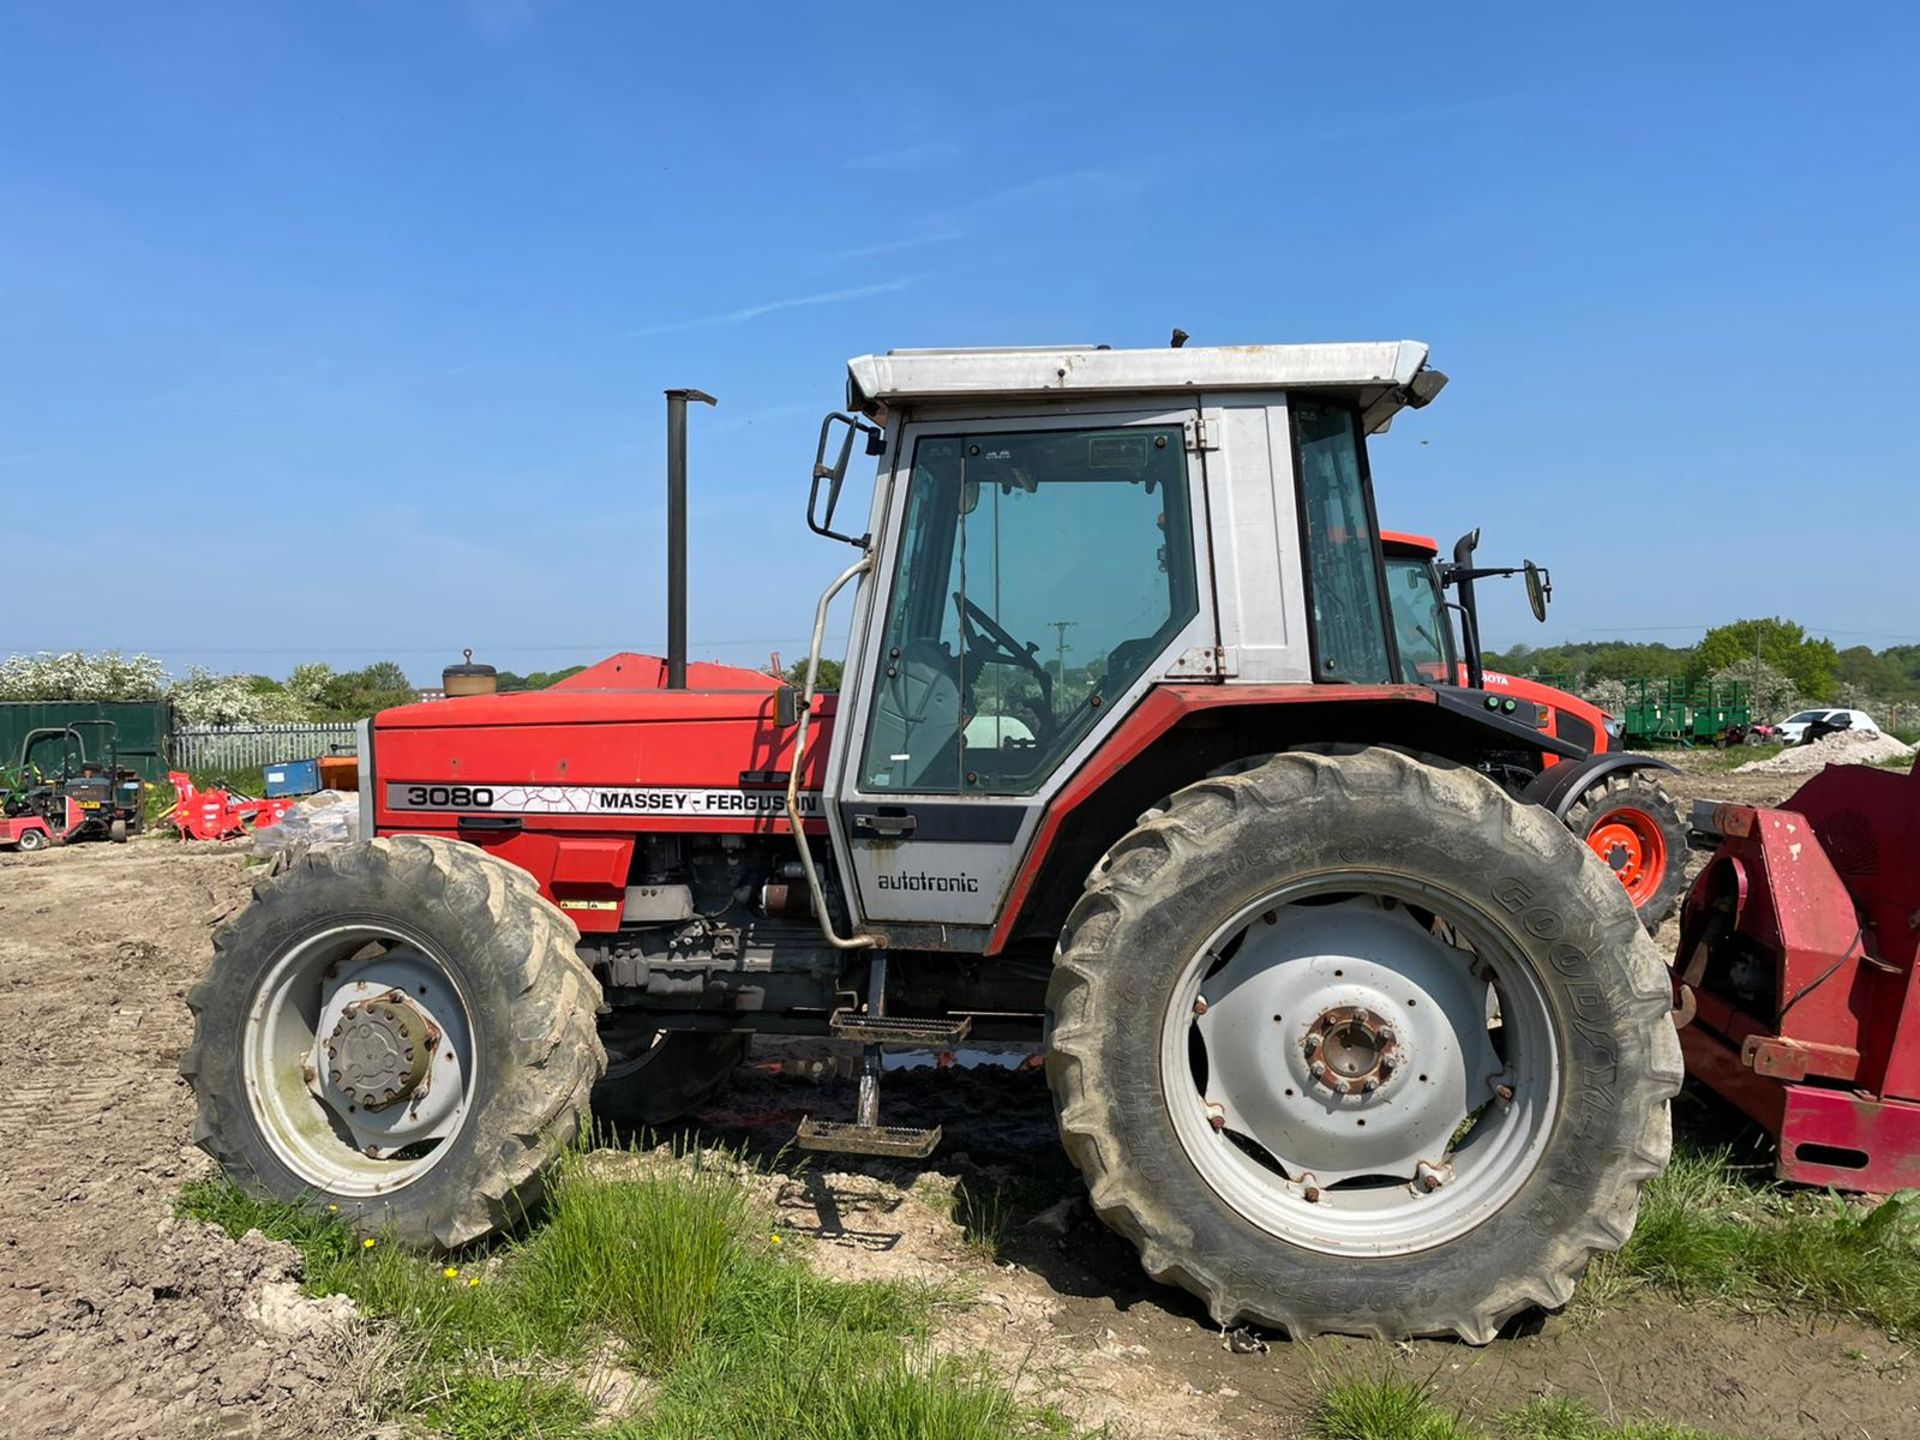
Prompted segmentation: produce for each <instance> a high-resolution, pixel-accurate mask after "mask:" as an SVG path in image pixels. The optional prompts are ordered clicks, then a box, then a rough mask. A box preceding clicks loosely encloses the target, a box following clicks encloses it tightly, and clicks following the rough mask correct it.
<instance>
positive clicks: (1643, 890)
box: [1567, 770, 1687, 932]
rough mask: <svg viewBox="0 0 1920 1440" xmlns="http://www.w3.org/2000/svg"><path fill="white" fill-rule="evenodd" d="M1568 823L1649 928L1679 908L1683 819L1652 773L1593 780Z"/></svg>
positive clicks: (1683, 870) (1684, 864)
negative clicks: (1614, 879) (1616, 881)
mask: <svg viewBox="0 0 1920 1440" xmlns="http://www.w3.org/2000/svg"><path fill="white" fill-rule="evenodd" d="M1567 828H1568V829H1569V830H1571V831H1573V833H1574V834H1576V835H1578V836H1579V837H1580V838H1581V839H1583V840H1585V841H1586V842H1587V848H1588V849H1590V850H1591V851H1593V853H1594V854H1596V855H1598V856H1599V857H1600V858H1601V860H1602V861H1604V862H1605V864H1606V867H1607V868H1608V869H1609V870H1611V871H1612V872H1613V873H1614V877H1615V878H1616V879H1618V880H1619V882H1620V884H1621V886H1622V888H1624V889H1625V890H1626V892H1627V898H1628V899H1629V900H1631V901H1632V902H1633V908H1634V909H1635V910H1636V911H1638V912H1639V915H1640V921H1641V923H1642V924H1644V925H1645V926H1646V927H1647V929H1648V931H1649V932H1652V931H1655V930H1658V929H1659V928H1660V927H1661V926H1662V925H1664V924H1665V923H1666V922H1667V919H1668V917H1669V916H1671V915H1672V914H1673V912H1674V911H1675V910H1677V909H1679V908H1680V897H1681V894H1682V892H1683V891H1684V890H1685V889H1686V884H1687V823H1686V821H1684V820H1682V819H1681V818H1680V807H1679V806H1678V805H1677V804H1675V803H1674V799H1673V797H1672V796H1671V795H1669V794H1668V793H1667V789H1666V787H1665V786H1664V785H1662V784H1661V783H1660V782H1659V781H1658V780H1656V779H1654V778H1653V776H1652V775H1650V774H1648V773H1647V772H1646V771H1643V770H1634V771H1629V772H1627V773H1625V774H1622V773H1620V772H1618V771H1616V772H1614V773H1613V774H1611V775H1608V776H1606V777H1604V778H1603V779H1600V780H1598V781H1595V782H1594V784H1593V786H1592V787H1591V788H1590V789H1589V790H1588V791H1587V792H1586V793H1585V794H1584V795H1582V796H1581V797H1580V798H1579V799H1578V800H1576V801H1575V802H1574V803H1573V805H1572V807H1571V808H1570V809H1568V811H1567Z"/></svg>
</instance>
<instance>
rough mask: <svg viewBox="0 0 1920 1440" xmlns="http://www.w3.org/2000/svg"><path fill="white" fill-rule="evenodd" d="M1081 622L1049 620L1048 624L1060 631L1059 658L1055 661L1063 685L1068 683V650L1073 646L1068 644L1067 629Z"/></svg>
mask: <svg viewBox="0 0 1920 1440" xmlns="http://www.w3.org/2000/svg"><path fill="white" fill-rule="evenodd" d="M1079 623H1080V622H1079V621H1078V620H1049V621H1048V622H1047V624H1049V625H1051V626H1052V627H1053V628H1054V629H1055V630H1056V631H1057V632H1059V649H1058V655H1059V658H1058V660H1057V661H1056V662H1055V663H1057V664H1058V665H1059V667H1060V683H1061V684H1062V685H1065V684H1066V683H1067V651H1069V650H1071V649H1072V648H1073V647H1072V646H1071V645H1069V644H1067V631H1069V630H1071V629H1072V628H1073V627H1074V626H1076V625H1078V624H1079Z"/></svg>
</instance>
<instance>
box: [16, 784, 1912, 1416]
mask: <svg viewBox="0 0 1920 1440" xmlns="http://www.w3.org/2000/svg"><path fill="white" fill-rule="evenodd" d="M1791 783H1792V782H1791V781H1790V780H1789V781H1787V782H1785V784H1784V785H1783V782H1782V781H1781V779H1780V778H1779V777H1764V776H1762V777H1756V776H1737V775H1710V776H1709V775H1689V776H1683V777H1680V778H1679V779H1678V780H1676V782H1675V783H1674V785H1673V787H1672V788H1673V789H1674V790H1675V791H1676V793H1677V794H1678V795H1679V796H1680V797H1681V798H1683V799H1684V800H1692V799H1714V800H1747V801H1755V802H1765V801H1769V800H1777V799H1779V798H1780V796H1781V794H1782V791H1783V788H1790V787H1791ZM246 894H247V882H246V878H245V875H244V873H243V870H242V866H241V855H240V854H239V853H236V852H235V851H234V850H232V849H223V848H220V847H183V846H179V845H176V844H172V843H169V842H164V841H158V840H154V841H143V842H137V843H135V844H133V845H131V846H125V847H115V846H108V845H86V846H77V847H74V848H73V849H71V850H56V851H53V852H49V853H45V854H41V855H16V854H11V853H4V852H0V1147H3V1148H0V1154H4V1156H5V1164H4V1166H0V1337H4V1338H3V1339H0V1435H4V1436H7V1437H21V1440H28V1437H41V1436H46V1437H52V1436H67V1435H87V1436H89V1437H100V1440H108V1437H122V1436H125V1437H134V1436H139V1437H147V1436H152V1437H173V1436H197V1435H222V1436H225V1435H261V1436H280V1435H295V1434H298V1435H303V1436H340V1437H344V1436H358V1435H367V1434H369V1433H370V1431H369V1429H368V1427H367V1426H365V1425H364V1424H358V1423H356V1421H355V1420H354V1418H353V1417H354V1415H355V1414H356V1413H357V1407H358V1402H359V1400H360V1399H361V1397H362V1396H363V1394H364V1391H365V1385H366V1383H367V1380H368V1376H369V1372H370V1369H371V1368H372V1366H373V1365H374V1364H375V1356H374V1353H373V1348H372V1347H373V1345H374V1343H375V1342H374V1341H372V1340H371V1339H370V1338H369V1337H368V1336H367V1335H366V1333H365V1332H364V1330H363V1329H361V1328H360V1327H358V1326H356V1325H354V1324H353V1323H351V1322H350V1321H344V1320H343V1318H342V1317H341V1316H340V1315H339V1314H338V1313H337V1311H336V1310H335V1309H333V1308H330V1307H327V1306H324V1305H316V1304H313V1303H312V1302H306V1301H301V1300H299V1299H298V1298H297V1296H296V1293H295V1282H296V1280H297V1272H296V1270H295V1265H296V1260H295V1256H294V1254H293V1252H292V1251H291V1250H290V1249H288V1248H287V1247H284V1246H277V1245H271V1244H265V1243H262V1242H259V1241H257V1240H256V1241H251V1242H235V1241H231V1240H229V1239H227V1238H226V1237H225V1236H223V1235H222V1234H220V1233H219V1232H218V1231H216V1230H213V1229H211V1228H210V1227H206V1226H201V1225H195V1224H187V1223H182V1222H178V1221H175V1220H173V1219H171V1218H170V1208H171V1203H172V1199H173V1196H174V1195H175V1193H176V1192H177V1191H178V1188H179V1186H180V1185H181V1184H182V1183H183V1182H184V1181H186V1180H188V1179H191V1178H194V1177H198V1176H201V1175H205V1174H207V1173H209V1169H210V1167H209V1165H208V1162H206V1161H205V1160H204V1158H203V1157H202V1156H201V1155H200V1152H199V1151H198V1150H196V1149H194V1148H192V1147H191V1145H190V1144H189V1132H190V1128H191V1124H192V1106H191V1102H190V1097H189V1096H188V1093H187V1091H186V1088H185V1086H184V1084H183V1083H182V1082H181V1081H180V1080H179V1079H178V1077H177V1076H176V1074H175V1065H176V1063H177V1059H178V1055H179V1052H180V1049H181V1047H182V1046H183V1045H184V1044H185V1043H186V1041H187V1038H188V1036H189V1034H190V1025H189V1021H188V1017H187V1013H186V1009H185V1005H184V1001H183V998H182V997H183V995H184V993H185V991H186V988H187V987H188V985H189V984H190V983H191V982H192V981H193V980H194V979H195V978H196V977H197V975H198V973H199V971H200V970H201V968H202V967H203V966H204V965H205V963H206V960H207V957H208V953H209V949H208V935H209V933H210V930H211V928H212V926H213V924H214V923H215V922H216V921H217V919H218V918H219V917H220V916H221V915H223V914H225V913H226V912H227V911H228V910H229V909H231V908H232V907H234V906H235V905H237V904H239V903H241V902H242V901H243V900H244V899H245V897H246ZM1669 938H1670V937H1669ZM756 1061H757V1063H756V1065H755V1066H754V1067H753V1068H751V1069H749V1070H748V1071H746V1072H743V1074H742V1076H741V1078H740V1080H739V1081H738V1082H737V1083H736V1084H735V1085H734V1086H733V1088H732V1089H731V1090H730V1091H729V1092H728V1093H727V1094H726V1095H725V1096H724V1097H722V1100H721V1101H720V1103H719V1104H718V1105H717V1106H716V1107H715V1108H714V1109H713V1110H711V1111H710V1112H708V1113H707V1114H705V1115H703V1116H702V1117H700V1118H699V1120H698V1122H697V1125H696V1126H695V1127H690V1128H689V1130H688V1131H687V1132H686V1133H687V1134H693V1133H696V1132H697V1133H698V1134H699V1135H700V1136H701V1137H702V1138H709V1139H720V1140H724V1141H727V1142H729V1143H734V1144H740V1145H744V1146H745V1147H746V1148H747V1149H748V1150H749V1151H750V1152H752V1153H754V1154H756V1155H757V1156H759V1157H760V1158H762V1159H763V1160H764V1161H765V1162H766V1164H767V1165H768V1166H769V1168H770V1170H771V1171H772V1172H773V1178H772V1179H771V1180H770V1181H769V1182H768V1183H769V1186H770V1189H771V1191H772V1193H773V1195H774V1197H775V1201H776V1204H777V1206H778V1210H779V1214H780V1220H781V1223H782V1225H783V1226H785V1227H786V1228H788V1229H789V1230H790V1231H792V1232H793V1233H795V1234H796V1235H808V1236H812V1237H814V1242H815V1243H814V1244H813V1246H812V1251H811V1253H812V1254H813V1256H814V1259H815V1261H816V1263H817V1264H819V1265H821V1266H822V1267H823V1268H826V1269H827V1270H829V1271H831V1272H833V1273H837V1274H841V1275H846V1276H864V1275H885V1276H894V1277H899V1276H903V1275H916V1274H917V1275H923V1276H926V1277H928V1278H929V1279H937V1280H947V1281H951V1280H954V1279H958V1280H960V1281H962V1282H963V1283H964V1284H965V1285H967V1286H969V1287H970V1288H972V1289H973V1290H974V1291H975V1292H977V1294H978V1295H979V1297H980V1300H979V1303H977V1304H974V1305H971V1306H967V1307H962V1308H960V1309H958V1310H957V1311H955V1312H954V1313H952V1314H951V1316H950V1317H949V1320H948V1322H947V1325H946V1328H945V1331H944V1333H943V1335H942V1339H941V1343H942V1344H943V1345H944V1346H946V1347H948V1348H956V1349H979V1348H985V1349H986V1350H987V1351H989V1353H991V1354H992V1355H994V1356H995V1357H996V1358H997V1360H998V1361H999V1362H1000V1363H1001V1364H1002V1365H1003V1367H1004V1368H1005V1370H1006V1372H1007V1373H1008V1375H1009V1376H1016V1377H1019V1380H1020V1383H1021V1384H1022V1385H1023V1386H1025V1387H1028V1388H1031V1389H1035V1390H1042V1391H1048V1392H1051V1393H1054V1394H1056V1395H1057V1396H1058V1397H1059V1398H1061V1399H1062V1400H1064V1401H1065V1402H1066V1403H1067V1404H1068V1406H1069V1408H1070V1409H1071V1410H1072V1411H1073V1412H1074V1413H1075V1414H1077V1415H1078V1416H1079V1417H1080V1418H1081V1419H1083V1420H1084V1421H1085V1422H1086V1423H1089V1424H1098V1423H1101V1422H1106V1423H1108V1424H1110V1425H1111V1431H1112V1434H1113V1435H1114V1436H1116V1437H1142V1440H1147V1437H1176V1436H1178V1437H1203V1436H1204V1437H1215V1436H1218V1437H1228V1436H1233V1437H1269V1436H1271V1437H1283V1436H1289V1435H1293V1434H1296V1433H1297V1432H1298V1428H1299V1418H1300V1408H1301V1405H1302V1403H1303V1401H1304V1398H1305V1397H1306V1395H1307V1394H1308V1393H1309V1391H1310V1389H1311V1388H1312V1386H1313V1384H1314V1383H1316V1381H1318V1380H1321V1379H1324V1378H1325V1377H1326V1376H1328V1375H1329V1374H1340V1373H1345V1372H1349V1371H1353V1372H1363V1373H1374V1372H1377V1371H1378V1370H1380V1369H1383V1368H1391V1369H1396V1370H1399V1371H1401V1372H1403V1373H1404V1374H1406V1375H1408V1376H1410V1377H1415V1378H1420V1379H1425V1380H1431V1381H1432V1383H1434V1384H1435V1385H1436V1386H1437V1387H1438V1389H1439V1390H1440V1391H1441V1392H1442V1393H1443V1394H1444V1395H1446V1396H1447V1397H1448V1398H1450V1399H1452V1400H1454V1401H1456V1402H1458V1403H1461V1404H1463V1405H1467V1406H1471V1407H1481V1408H1485V1409H1488V1410H1492V1409H1497V1408H1501V1407H1504V1406H1507V1405H1511V1404H1515V1403H1518V1402H1520V1401H1523V1400H1525V1399H1527V1398H1529V1397H1531V1396H1534V1395H1538V1394H1561V1393H1566V1394H1573V1395H1578V1396H1581V1397H1584V1398H1585V1399H1586V1400H1588V1401H1589V1402H1590V1403H1592V1404H1593V1405H1594V1406H1595V1407H1596V1408H1598V1409H1600V1410H1601V1411H1602V1412H1603V1413H1609V1414H1614V1415H1619V1416H1628V1415H1634V1414H1638V1413H1642V1412H1645V1413H1650V1414H1653V1415H1657V1416H1660V1417H1662V1418H1665V1419H1669V1420H1676V1421H1684V1422H1688V1423H1691V1424H1694V1425H1698V1426H1702V1427H1706V1428H1711V1429H1716V1430H1720V1431H1723V1432H1727V1433H1731V1434H1735V1435H1744V1436H1750V1437H1756V1440H1759V1437H1768V1440H1843V1437H1845V1440H1893V1437H1906V1436H1911V1435H1914V1434H1917V1433H1920V1389H1917V1388H1916V1387H1915V1385H1914V1384H1913V1383H1912V1381H1911V1379H1910V1375H1909V1371H1910V1368H1911V1367H1910V1364H1909V1353H1908V1351H1907V1350H1906V1349H1905V1348H1904V1347H1903V1346H1900V1345H1897V1344H1893V1343H1889V1341H1888V1340H1887V1339H1886V1337H1884V1336H1882V1335H1879V1334H1876V1333H1874V1332H1871V1331H1868V1330H1865V1329H1863V1328H1861V1327H1858V1326H1854V1325H1849V1324H1832V1323H1826V1322H1810V1321H1795V1320H1788V1319H1784V1318H1781V1317H1779V1316H1775V1315H1767V1314H1762V1315H1735V1314H1731V1313H1727V1312H1724V1311H1711V1310H1696V1309H1688V1308H1683V1307H1679V1306H1676V1305H1673V1304H1671V1303H1668V1302H1665V1301H1660V1300H1657V1299H1652V1298H1642V1299H1638V1300H1635V1301H1633V1302H1631V1303H1629V1304H1627V1305H1626V1306H1624V1307H1621V1308H1618V1309H1613V1310H1610V1311H1607V1312H1605V1313H1602V1314H1598V1315H1594V1314H1590V1313H1585V1312H1582V1311H1580V1310H1579V1308H1578V1306H1576V1309H1575V1311H1574V1312H1571V1313H1569V1314H1567V1315H1561V1316H1553V1317H1548V1318H1546V1319H1545V1321H1544V1322H1543V1323H1537V1324H1535V1325H1532V1326H1530V1327H1526V1328H1525V1329H1524V1331H1523V1332H1522V1333H1519V1334H1516V1335H1514V1336H1513V1337H1511V1338H1507V1339H1503V1340H1501V1341H1499V1342H1497V1343H1495V1344H1493V1345H1491V1346H1488V1347H1486V1348H1484V1349H1473V1348H1470V1347H1467V1346H1462V1345H1457V1344H1448V1343H1438V1342H1421V1343H1416V1344H1410V1345H1397V1346H1386V1345H1378V1344H1374V1343H1370V1342H1362V1341H1342V1340H1320V1341H1315V1342H1312V1343H1310V1344H1308V1343H1302V1344H1289V1343H1286V1342H1285V1341H1283V1340H1280V1339H1278V1338H1275V1337H1259V1336H1242V1337H1223V1336H1222V1335H1220V1334H1219V1333H1218V1332H1217V1331H1216V1330H1214V1329H1213V1328H1212V1327H1211V1326H1210V1325H1209V1323H1208V1321H1207V1319H1206V1317H1205V1315H1204V1313H1202V1312H1201V1311H1200V1310H1199V1308H1198V1307H1197V1306H1196V1305H1195V1304H1193V1303H1192V1302H1190V1301H1189V1300H1188V1299H1187V1297H1185V1296H1184V1295H1183V1294H1181V1293H1179V1292H1176V1291H1170V1290H1166V1289H1162V1288H1160V1287H1158V1286H1155V1285H1153V1284H1152V1283H1151V1282H1149V1281H1148V1280H1147V1279H1146V1277H1145V1276H1144V1274H1143V1273H1142V1272H1141V1270H1140V1268H1139V1266H1138V1264H1137V1262H1136V1260H1135V1258H1134V1255H1133V1252H1132V1250H1131V1248H1130V1247H1129V1246H1128V1245H1127V1244H1125V1242H1123V1241H1121V1240H1120V1239H1119V1238H1118V1237H1116V1236H1114V1235H1112V1234H1110V1233H1109V1232H1108V1231H1106V1230H1105V1229H1104V1228H1103V1227H1101V1226H1100V1225H1099V1224H1098V1223H1096V1222H1094V1221H1093V1220H1092V1219H1091V1218H1090V1217H1089V1215H1088V1213H1087V1211H1086V1208H1085V1204H1084V1202H1083V1201H1080V1200H1078V1199H1077V1198H1074V1197H1077V1196H1078V1195H1079V1194H1080V1191H1079V1189H1078V1182H1077V1180H1076V1179H1075V1177H1074V1176H1073V1175H1072V1173H1071V1171H1070V1170H1069V1169H1068V1168H1067V1166H1066V1164H1065V1161H1064V1159H1063V1158H1062V1157H1061V1154H1060V1151H1059V1148H1058V1142H1057V1140H1056V1138H1055V1135H1054V1130H1053V1120H1052V1114H1051V1110H1050V1107H1049V1104H1048V1099H1047V1093H1046V1084H1045V1081H1044V1079H1043V1078H1042V1076H1041V1075H1040V1074H1039V1073H1038V1072H1037V1071H1035V1070H1033V1069H1024V1070H1017V1069H1004V1068H998V1067H983V1068H976V1069H972V1070H966V1071H944V1072H941V1071H934V1070H931V1069H927V1070H909V1071H902V1072H897V1073H894V1074H891V1075H890V1076H889V1077H888V1079H887V1082H886V1088H885V1105H886V1107H887V1112H888V1118H890V1119H892V1120H895V1121H898V1122H910V1121H919V1122H921V1123H935V1122H940V1123H944V1125H945V1127H946V1139H945V1142H944V1144H943V1145H942V1147H941V1149H940V1151H939V1152H938V1153H937V1154H936V1155H935V1157H934V1158H933V1159H932V1160H931V1161H929V1162H927V1164H926V1165H925V1166H922V1167H917V1168H915V1167H901V1166H897V1165H892V1164H886V1163H876V1164H871V1165H850V1166H848V1167H847V1168H840V1165H839V1163H838V1162H828V1161H824V1160H822V1159H820V1158H818V1157H816V1158H815V1159H814V1161H813V1162H812V1164H811V1165H807V1164H802V1163H796V1162H795V1160H794V1159H793V1157H792V1156H791V1155H790V1154H787V1153H783V1147H784V1146H785V1145H786V1144H787V1142H788V1141H789V1140H790V1138H791V1135H792V1125H793V1123H794V1122H795V1121H797V1120H798V1118H799V1117H800V1115H802V1114H803V1113H806V1112H808V1111H810V1110H817V1111H819V1112H821V1113H823V1114H827V1115H834V1116H837V1115H840V1114H842V1113H843V1112H845V1111H846V1110H847V1109H849V1108H850V1106H851V1087H850V1085H849V1084H848V1083H847V1082H845V1081H841V1080H827V1081H820V1080H818V1079H815V1078H810V1077H808V1076H804V1075H799V1074H794V1073H791V1072H792V1070H793V1069H794V1068H797V1067H793V1066H791V1065H788V1066H786V1067H784V1068H783V1066H782V1065H781V1063H780V1060H779V1058H778V1055H777V1053H776V1051H775V1048H774V1047H767V1048H766V1050H765V1051H763V1052H761V1053H758V1054H757V1055H756ZM1683 1103H1687V1102H1685V1101H1683ZM957 1182H964V1183H965V1184H966V1185H967V1186H968V1188H969V1190H970V1191H972V1192H974V1193H982V1192H985V1191H988V1190H991V1189H992V1188H993V1187H994V1185H995V1184H996V1183H998V1184H1000V1185H1004V1186H1008V1187H1010V1188H1011V1189H1012V1190H1013V1192H1014V1193H1015V1195H1016V1197H1017V1200H1016V1207H1017V1213H1018V1214H1019V1215H1020V1216H1022V1217H1025V1216H1027V1215H1031V1214H1032V1213H1033V1212H1034V1211H1036V1210H1039V1209H1041V1208H1043V1207H1045V1206H1047V1205H1049V1204H1050V1203H1051V1202H1053V1201H1055V1200H1063V1201H1071V1203H1070V1204H1068V1205H1067V1206H1066V1210H1065V1213H1064V1214H1060V1213H1057V1212H1056V1213H1055V1214H1054V1216H1053V1217H1052V1218H1053V1219H1054V1221H1055V1222H1056V1223H1054V1224H1053V1225H1051V1226H1050V1227H1049V1226H1035V1225H1022V1224H1015V1225H1013V1226H1012V1227H1011V1228H1010V1229H1008V1230H1007V1232H1006V1234H1005V1236H1004V1239H1002V1241H1001V1242H1000V1244H999V1245H998V1247H997V1249H993V1250H990V1249H989V1248H987V1247H981V1246H974V1245H969V1244H968V1243H966V1241H965V1239H964V1237H963V1235H962V1232H961V1230H960V1227H959V1226H957V1225H956V1224H955V1223H954V1221H953V1220H952V1218H951V1216H950V1213H949V1210H950V1206H949V1204H948V1202H947V1199H946V1196H947V1194H948V1193H950V1191H951V1188H952V1186H953V1185H954V1184H955V1183H957Z"/></svg>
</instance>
